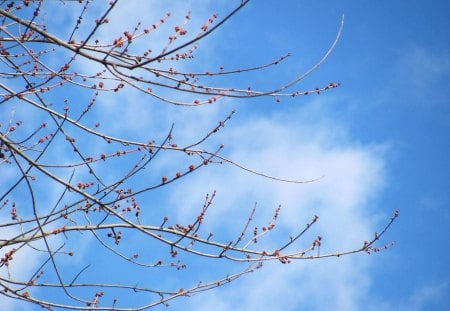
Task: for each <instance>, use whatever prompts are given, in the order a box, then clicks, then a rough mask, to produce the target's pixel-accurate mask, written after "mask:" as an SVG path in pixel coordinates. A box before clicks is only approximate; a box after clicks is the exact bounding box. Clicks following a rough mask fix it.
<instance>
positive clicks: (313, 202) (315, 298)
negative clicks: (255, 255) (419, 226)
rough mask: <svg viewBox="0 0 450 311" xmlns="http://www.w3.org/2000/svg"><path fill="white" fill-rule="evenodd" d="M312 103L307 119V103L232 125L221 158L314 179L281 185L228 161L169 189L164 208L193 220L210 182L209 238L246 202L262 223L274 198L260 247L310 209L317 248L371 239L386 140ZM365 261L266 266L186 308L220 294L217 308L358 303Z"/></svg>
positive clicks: (291, 228)
mask: <svg viewBox="0 0 450 311" xmlns="http://www.w3.org/2000/svg"><path fill="white" fill-rule="evenodd" d="M312 105H318V107H316V108H313V110H315V113H317V114H314V115H313V116H311V115H308V114H310V113H311V112H312V111H311V108H310V106H306V108H299V109H291V110H290V113H289V114H286V113H283V112H280V113H276V114H274V115H272V116H267V117H265V116H259V117H256V116H255V117H251V118H249V119H247V120H244V121H242V122H241V123H240V124H238V125H236V124H234V125H233V124H230V127H229V128H227V129H225V131H224V133H222V136H221V138H222V139H223V141H224V143H225V145H226V146H228V148H227V149H226V152H227V156H228V157H229V158H231V159H232V160H235V161H237V162H239V163H241V164H244V165H246V166H248V167H249V168H252V169H255V170H257V171H260V172H264V173H268V174H270V175H274V176H277V177H283V178H288V179H300V180H305V179H306V180H308V179H314V178H317V177H320V176H323V178H322V179H320V180H318V181H316V182H313V183H309V184H300V185H298V184H286V183H281V182H274V181H271V180H267V179H264V178H262V177H258V176H253V175H251V174H248V173H246V172H243V171H241V170H239V169H236V168H230V167H219V168H211V167H209V168H208V169H205V171H203V172H201V173H199V174H198V175H196V176H195V177H192V178H191V179H190V181H189V182H186V183H183V184H181V185H179V186H177V188H176V189H175V190H174V192H173V193H172V199H171V205H176V204H178V205H181V206H182V207H181V208H180V213H179V215H178V217H179V220H180V222H181V223H183V220H184V221H187V220H188V219H192V218H193V217H194V216H195V215H196V214H197V213H198V211H199V207H200V206H201V205H202V200H203V198H204V194H205V193H206V192H210V191H212V190H213V189H216V190H217V192H218V195H217V199H216V203H215V205H214V206H213V207H212V208H211V209H210V211H209V212H208V214H207V217H206V221H205V227H206V228H208V229H207V230H209V229H213V228H215V229H216V231H219V232H218V233H219V234H217V235H220V233H222V234H225V235H226V232H229V231H233V232H234V234H237V233H239V230H240V229H241V226H243V225H244V223H245V220H246V217H247V216H248V213H249V212H250V210H251V208H252V206H253V202H254V201H258V206H259V210H257V216H256V217H255V219H257V220H256V221H255V224H254V225H258V226H260V225H265V224H266V223H267V222H268V221H269V220H270V218H271V215H272V213H273V210H274V209H275V208H276V207H277V206H278V204H281V205H282V206H283V209H282V211H281V216H280V219H279V221H278V226H279V228H278V230H276V231H274V232H273V233H272V236H271V237H270V236H269V237H268V244H267V245H268V247H276V246H277V245H278V246H279V245H280V243H282V241H285V240H286V239H287V238H288V235H289V234H295V233H296V232H298V231H299V230H301V229H302V228H303V227H304V225H305V224H306V222H308V221H310V220H311V219H312V217H313V215H315V214H317V215H319V217H320V218H319V222H318V224H317V225H315V226H314V227H313V229H311V233H313V234H320V235H322V236H323V238H324V247H323V248H324V251H325V249H326V250H328V251H330V252H334V251H338V250H345V249H348V248H357V247H359V246H361V245H362V242H363V241H364V240H365V239H370V238H371V237H372V236H373V232H374V231H376V230H377V227H376V226H375V224H376V223H377V222H378V220H379V216H380V215H379V214H378V212H377V211H376V210H373V204H372V203H371V202H372V200H375V199H376V196H377V195H378V194H379V193H380V190H381V189H382V188H383V186H384V184H385V172H384V160H383V153H384V151H385V147H384V146H382V145H361V144H360V143H358V142H355V141H352V139H351V137H350V136H349V134H348V133H347V129H346V128H345V125H343V124H337V123H335V122H333V121H332V120H331V118H329V115H328V113H329V112H327V109H326V108H325V106H323V105H322V104H321V103H320V102H316V103H313V104H312ZM305 114H306V115H305ZM181 198H182V200H181ZM217 228H219V229H217ZM252 228H253V227H252ZM311 237H312V235H310V236H308V238H307V239H306V240H304V241H302V242H300V244H299V248H301V247H302V246H303V247H304V246H309V245H310V243H311V242H312V240H311ZM261 242H263V241H261ZM259 244H260V243H259ZM261 245H262V244H261ZM257 246H258V245H257ZM272 250H273V249H272ZM370 260H371V258H369V257H368V256H366V255H364V254H361V255H356V256H353V257H350V258H339V259H332V260H323V261H316V262H311V261H301V262H294V263H292V264H291V265H290V266H285V265H268V266H267V267H266V268H265V269H263V270H262V271H259V272H257V274H256V275H253V274H252V275H251V276H247V277H245V278H246V279H244V281H238V282H236V283H235V284H232V285H231V286H229V287H226V288H222V289H220V290H217V291H214V292H211V293H206V294H204V295H205V296H206V297H198V298H197V297H196V298H194V299H193V300H192V302H189V305H190V306H191V303H192V305H193V306H195V308H196V309H199V310H202V309H205V310H206V309H208V306H210V305H211V303H213V302H214V301H218V310H222V309H223V310H229V309H235V308H237V307H239V309H242V310H262V309H273V310H299V309H303V308H302V306H305V305H307V306H308V308H307V309H308V310H324V309H335V310H359V309H360V308H361V305H360V303H361V301H364V300H365V299H367V297H368V295H370V293H369V287H370V270H369V268H370ZM324 296H326V297H327V299H326V300H324V299H323V297H324ZM313 302H314V303H316V305H314V304H312V303H313ZM317 303H320V305H317ZM221 308H222V309H221Z"/></svg>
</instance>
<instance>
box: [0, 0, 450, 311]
mask: <svg viewBox="0 0 450 311" xmlns="http://www.w3.org/2000/svg"><path fill="white" fill-rule="evenodd" d="M136 3H137V1H136ZM199 3H201V4H199ZM229 7H230V4H229V3H228V4H227V1H219V2H215V3H214V4H213V2H211V1H199V2H198V1H183V4H175V5H174V7H173V8H169V10H172V11H173V12H175V13H176V14H175V15H174V17H173V18H174V19H176V18H177V14H179V15H178V17H179V18H180V20H182V18H183V16H184V13H185V12H186V10H187V9H189V8H190V9H191V10H192V12H193V17H196V16H198V18H199V19H198V20H196V19H195V18H193V20H194V21H193V22H192V23H193V25H196V23H198V24H199V25H201V24H202V22H203V20H204V17H208V16H210V13H211V12H215V11H219V12H220V13H222V12H223V11H225V10H226V8H229ZM166 10H167V8H166V7H164V5H162V4H160V3H159V2H158V1H149V2H146V4H145V5H142V3H141V6H140V7H139V10H137V9H136V8H135V7H133V6H132V5H130V6H128V7H127V8H125V7H124V8H123V11H120V12H118V14H117V16H116V17H117V18H125V21H124V24H125V23H126V22H127V21H128V19H129V20H130V23H131V20H132V19H131V18H129V16H134V15H136V19H139V18H148V19H157V18H159V17H160V16H159V15H157V13H155V12H165V11H166ZM138 11H139V12H138ZM449 12H450V4H449V3H448V2H447V1H442V0H440V1H408V2H406V1H403V2H400V1H386V0H383V1H339V2H337V1H309V2H307V1H294V0H289V1H282V2H275V1H268V0H261V1H253V2H252V3H250V4H249V5H248V6H247V7H245V8H244V9H243V10H242V11H241V12H240V13H239V14H237V15H236V16H235V17H234V18H233V19H232V20H231V21H229V22H228V23H227V24H225V25H224V26H223V27H222V28H221V29H219V30H218V31H217V32H215V33H214V34H213V35H212V36H210V37H208V38H207V39H206V40H205V41H204V42H202V43H201V45H200V48H199V49H198V52H197V55H196V59H197V61H194V62H193V63H192V64H188V65H186V66H187V68H201V70H207V69H208V68H207V67H208V66H211V67H212V68H218V67H219V66H221V65H224V66H225V67H226V68H236V67H240V68H244V67H246V66H251V65H259V64H261V63H266V62H269V61H272V60H274V59H277V58H278V57H279V56H281V55H284V54H286V53H287V52H290V53H291V54H292V56H291V57H290V58H288V59H287V60H286V61H285V62H284V63H282V64H280V65H277V66H276V67H274V68H272V69H268V70H265V71H263V72H259V73H255V74H248V75H238V76H235V77H234V78H233V80H225V81H224V82H225V83H232V84H233V85H235V84H236V85H238V86H242V87H244V88H245V87H247V86H249V85H251V86H252V89H253V88H254V89H257V88H261V89H270V88H271V87H274V86H277V85H279V84H282V83H283V82H286V81H289V80H291V79H292V78H294V77H296V76H297V75H298V74H299V73H301V72H303V71H305V70H307V69H308V68H309V67H311V66H312V65H314V64H315V63H316V62H317V61H318V60H319V59H320V58H321V56H322V55H323V53H325V51H326V50H327V49H328V47H329V46H330V44H331V43H332V41H333V40H334V37H335V35H336V32H337V30H338V28H339V23H340V20H341V16H342V14H345V26H344V30H343V34H342V37H341V39H340V41H339V43H338V45H337V47H336V49H335V50H334V51H333V53H332V55H331V56H330V58H329V59H328V60H327V61H326V62H325V63H324V64H323V65H322V66H321V67H320V68H319V69H318V70H317V71H315V72H314V73H313V74H311V75H310V76H309V77H308V78H307V79H306V80H304V81H303V82H302V83H301V84H299V85H298V86H296V87H294V90H296V89H311V88H312V89H313V88H315V87H317V86H323V85H326V84H327V83H329V82H340V83H342V85H341V87H339V88H337V89H334V90H330V91H328V92H324V93H323V94H320V95H308V96H304V97H302V96H300V97H296V98H290V97H287V98H282V100H281V102H280V103H276V102H275V101H274V100H273V99H271V98H258V99H252V100H247V99H244V100H233V99H225V100H223V101H221V102H218V103H217V104H215V105H212V106H203V107H197V108H180V107H174V106H170V105H167V104H163V103H160V102H157V101H154V100H148V101H147V100H143V99H142V98H143V97H142V94H140V93H137V92H133V91H132V90H126V91H125V92H122V93H120V94H118V95H117V96H116V94H115V97H113V96H108V95H105V96H104V97H102V98H103V100H99V103H98V105H99V108H97V109H98V110H94V113H95V117H96V118H102V119H103V121H104V124H106V125H105V127H104V128H103V129H105V130H106V131H108V132H109V133H113V134H114V133H120V132H122V131H123V126H122V125H121V123H118V122H112V121H117V113H116V111H117V109H123V103H124V102H126V103H127V109H126V111H123V110H122V112H121V118H122V119H121V121H123V123H125V124H127V130H128V131H127V133H125V135H127V136H129V137H133V138H134V137H137V138H142V139H144V138H145V135H144V134H143V133H148V132H153V133H156V134H155V135H156V136H158V135H160V136H161V137H163V136H164V135H165V133H166V130H167V129H168V127H169V126H170V125H171V124H172V123H173V122H174V123H175V131H174V137H175V139H176V140H177V142H179V143H180V144H182V143H183V142H188V141H190V138H192V137H201V135H202V134H204V133H206V132H207V131H208V129H210V128H211V126H213V125H215V124H216V122H217V121H218V120H220V119H223V118H224V117H225V116H226V115H227V114H228V113H229V112H230V111H231V110H233V109H236V110H237V113H236V116H234V117H233V119H232V120H231V121H230V122H229V123H228V124H227V126H226V127H225V128H224V129H223V130H222V131H221V132H220V135H217V136H216V137H213V139H212V141H211V145H209V146H214V145H216V144H217V143H224V144H225V150H224V152H225V154H226V156H228V157H229V158H231V159H233V160H235V161H237V162H239V163H242V164H244V165H247V166H249V167H251V168H254V169H256V170H259V171H262V172H267V173H268V174H272V175H275V176H280V177H283V178H291V179H292V178H296V179H302V180H309V179H313V178H317V177H321V176H323V178H322V179H320V180H319V181H317V182H314V183H312V184H303V185H292V184H285V183H279V182H274V181H270V180H266V179H264V178H261V177H257V176H253V175H251V174H247V173H244V172H242V171H240V170H238V169H236V168H233V167H231V166H215V167H214V166H211V167H209V168H207V169H206V170H202V171H200V172H199V173H198V174H195V175H193V176H192V177H188V178H186V180H185V181H180V182H179V183H177V184H172V185H170V186H168V187H167V188H165V190H161V191H157V192H154V193H151V194H148V195H144V196H143V197H142V201H143V202H151V204H150V205H152V206H165V207H166V208H167V207H172V206H176V207H177V208H176V213H174V214H173V217H174V218H175V219H177V220H179V221H180V222H182V221H183V220H186V219H191V218H192V217H195V216H196V214H197V213H198V207H199V206H201V204H202V202H203V200H204V195H205V193H206V192H211V191H213V190H217V193H218V194H217V199H216V203H215V205H214V208H213V209H212V210H211V211H210V214H208V222H207V223H205V226H206V228H207V229H209V228H219V230H221V231H222V232H224V233H225V234H230V235H232V233H233V232H235V231H236V228H235V227H236V226H235V223H236V219H243V217H246V215H248V213H249V211H250V210H251V208H252V207H253V204H254V202H258V213H257V216H258V217H257V220H258V221H259V222H260V223H265V222H267V221H268V220H270V217H271V215H272V213H273V210H274V209H275V208H276V207H277V206H278V205H279V204H281V205H282V206H283V209H282V212H281V216H280V220H279V227H280V228H279V231H277V232H276V233H274V235H273V236H272V237H270V238H268V241H267V243H268V245H269V246H272V245H276V242H277V241H279V239H283V238H285V237H286V236H288V235H289V234H290V233H292V232H295V231H296V230H297V229H298V228H299V227H302V226H303V224H304V223H305V222H306V221H308V220H309V219H310V218H311V217H312V216H313V215H315V214H318V215H319V216H320V222H319V223H318V224H317V226H316V227H315V229H314V231H313V232H312V233H314V234H321V235H322V236H323V237H324V243H325V246H324V247H329V249H330V250H336V249H346V248H349V247H350V248H351V247H354V246H355V245H356V246H358V245H359V244H358V243H360V242H362V241H364V240H366V239H368V238H370V237H371V236H372V235H373V232H374V231H377V230H380V228H382V227H383V224H385V223H386V222H387V221H388V219H389V217H391V215H392V214H393V212H394V211H395V210H396V209H398V210H399V211H400V217H399V218H398V219H397V221H396V222H395V224H394V226H393V227H392V228H391V229H390V230H389V231H388V232H387V234H386V236H385V237H384V239H383V241H382V242H389V241H396V244H395V245H394V246H393V247H392V248H390V249H388V250H386V251H383V252H381V253H379V254H371V255H366V254H357V255H352V256H350V257H346V258H339V259H336V258H332V259H329V260H328V259H325V260H318V261H315V262H312V261H297V262H293V263H291V264H290V265H281V264H279V263H275V262H274V263H268V264H266V265H265V267H264V269H261V270H260V271H258V272H257V273H254V274H251V275H248V276H246V277H245V278H243V279H240V280H238V281H236V282H235V283H232V284H230V285H227V286H224V287H222V288H218V289H215V290H213V291H210V292H206V293H202V294H199V295H196V296H194V297H192V298H189V299H181V300H180V301H175V302H173V303H172V304H171V306H172V309H169V310H190V309H192V310H194V309H195V310H211V306H214V309H215V310H216V311H219V310H264V309H272V310H293V311H297V310H330V309H335V310H445V309H446V308H448V303H449V297H450V273H449V272H448V271H450V264H449V263H450V255H449V253H450V252H449V250H448V244H449V243H448V236H449V234H450V229H449V224H450V212H449V210H450V207H449V204H450V192H449V191H448V188H449V185H450V163H449V161H448V155H449V154H450V100H449V96H450V88H449V85H450V40H449V38H448V34H447V30H448V29H450V13H449ZM74 14H75V13H74ZM139 15H140V16H139ZM55 18H56V17H55ZM202 18H203V19H202ZM54 22H55V24H56V23H58V20H56V19H55V21H54ZM119 26H120V27H122V26H124V27H125V25H122V24H120V25H117V27H119ZM111 27H112V26H111ZM120 27H119V31H120ZM192 27H194V26H192ZM103 35H104V36H105V37H106V36H108V35H109V34H103ZM163 36H164V35H163V32H161V37H163ZM158 40H162V39H158V38H157V39H155V42H162V41H158ZM80 66H83V65H82V64H81V65H80ZM189 66H192V67H189ZM219 82H220V81H219ZM254 86H255V87H254ZM74 96H75V95H74ZM121 107H122V108H121ZM2 118H3V117H2ZM173 159H177V158H170V157H168V160H161V161H160V162H158V164H156V166H155V167H154V168H153V170H154V172H156V173H157V174H156V175H158V176H161V175H163V174H166V173H167V172H170V171H173V170H175V169H176V165H173V161H174V160H173ZM139 182H142V181H138V184H137V186H138V185H139ZM0 189H1V188H0ZM155 213H156V214H158V212H155ZM162 213H164V211H163V212H162ZM283 233H284V234H285V235H283ZM304 243H306V244H308V243H309V240H308V241H305V242H304ZM93 245H94V244H93V243H92V241H88V242H85V243H84V244H83V249H84V250H83V251H82V252H81V254H82V255H81V256H83V254H84V256H85V258H84V259H86V258H87V257H88V256H87V254H88V253H89V250H90V249H92V247H93ZM78 260H80V266H82V265H81V263H82V262H83V258H81V259H78ZM186 260H187V261H188V262H189V263H190V266H191V267H192V268H190V270H187V272H185V274H183V275H182V280H183V281H186V282H187V283H189V282H193V283H195V282H196V281H197V278H198V277H200V276H201V277H205V278H206V279H207V278H208V277H212V276H214V275H215V273H214V272H217V271H219V272H220V271H221V269H229V270H227V271H230V272H233V271H237V269H239V267H237V266H236V265H230V264H227V263H223V262H211V261H196V260H192V259H191V258H186ZM105 262H106V261H105ZM102 264H104V263H103V262H102ZM118 264H119V263H118ZM109 265H110V266H109V268H110V269H111V270H113V271H115V270H117V269H118V267H120V266H115V263H111V262H109ZM241 268H242V266H241ZM135 273H140V272H135ZM139 275H140V274H139ZM128 276H129V275H127V277H128ZM157 278H158V279H157V280H159V282H161V283H163V284H167V285H168V286H170V285H173V284H176V281H179V278H180V276H179V275H178V274H177V273H176V272H175V273H174V272H170V273H168V274H167V275H166V277H165V278H164V279H159V278H163V274H161V275H159V274H158V276H157ZM130 279H131V280H134V279H135V277H134V275H133V277H131V278H130ZM137 281H139V280H137ZM184 286H185V287H187V285H184ZM136 299H140V298H136ZM11 308H12V310H22V309H20V308H21V307H14V306H12V305H11ZM14 308H16V309H14ZM161 309H165V308H161ZM31 310H33V309H31ZM157 310H159V309H158V308H157Z"/></svg>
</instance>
